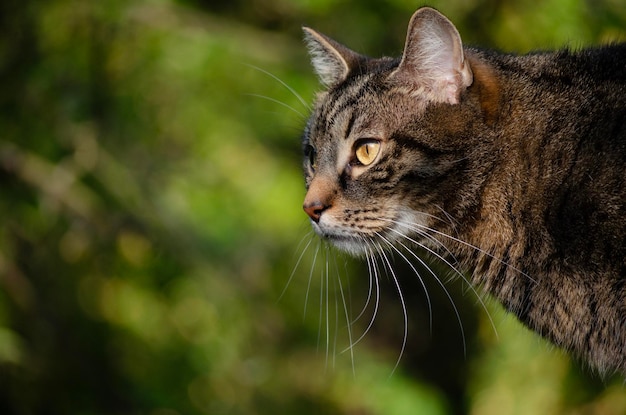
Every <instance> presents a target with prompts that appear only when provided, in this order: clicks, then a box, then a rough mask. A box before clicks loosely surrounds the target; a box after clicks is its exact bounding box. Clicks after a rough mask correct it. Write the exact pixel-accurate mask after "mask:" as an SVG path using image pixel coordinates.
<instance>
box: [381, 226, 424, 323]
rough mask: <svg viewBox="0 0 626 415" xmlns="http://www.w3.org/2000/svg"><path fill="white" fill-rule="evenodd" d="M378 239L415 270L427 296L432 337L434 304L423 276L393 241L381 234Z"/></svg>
mask: <svg viewBox="0 0 626 415" xmlns="http://www.w3.org/2000/svg"><path fill="white" fill-rule="evenodd" d="M378 237H379V238H381V239H382V240H383V241H384V242H385V243H386V244H387V245H389V246H390V247H391V249H393V250H394V251H396V252H397V253H398V255H400V257H402V259H404V261H405V262H406V263H407V264H408V265H409V267H411V269H412V270H413V273H414V274H415V276H416V277H417V279H418V280H419V282H420V284H421V286H422V289H423V290H424V294H425V295H426V301H427V302H428V323H429V324H428V327H429V328H430V334H431V335H432V334H433V308H432V304H431V302H430V296H429V295H428V290H427V289H426V284H424V280H423V279H422V276H421V275H420V273H419V272H418V271H417V269H415V266H413V264H412V263H411V261H409V259H408V258H407V257H406V256H405V255H404V254H403V253H402V252H401V251H400V250H399V249H398V248H396V247H395V246H394V245H393V244H392V243H391V241H389V240H388V239H387V238H385V237H384V236H383V235H381V234H378ZM400 244H401V245H402V243H400ZM403 246H404V245H403ZM405 248H406V247H405ZM407 251H409V252H411V251H410V250H409V249H407ZM411 253H413V252H411ZM418 260H419V262H420V263H421V264H422V265H423V266H424V267H425V268H426V269H428V270H429V271H430V272H431V273H432V271H431V270H430V268H428V266H427V265H426V264H425V263H424V262H423V261H422V260H421V259H419V258H418ZM433 275H434V274H433ZM435 278H436V277H435Z"/></svg>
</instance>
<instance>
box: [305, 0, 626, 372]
mask: <svg viewBox="0 0 626 415" xmlns="http://www.w3.org/2000/svg"><path fill="white" fill-rule="evenodd" d="M303 30H304V35H305V41H306V44H307V47H308V50H309V52H310V56H311V60H312V64H313V67H314V70H315V72H316V73H317V75H318V77H319V79H320V81H321V83H322V84H323V85H324V86H325V88H324V91H323V92H321V93H320V94H318V96H317V97H316V103H315V105H314V108H313V110H312V114H311V116H310V118H309V119H308V121H307V123H306V127H305V129H304V133H303V139H302V142H303V153H304V162H303V166H304V175H305V184H306V189H307V192H306V196H305V199H304V204H303V208H304V210H305V212H306V213H307V214H308V216H309V217H310V222H311V224H312V227H313V229H314V230H315V232H316V233H317V234H318V235H320V236H321V237H322V238H323V239H326V240H328V241H329V242H330V243H331V244H333V245H335V246H336V247H338V248H339V249H341V250H344V251H347V252H349V253H351V254H353V255H355V256H365V255H374V254H377V253H380V252H383V250H384V251H389V252H392V251H396V252H400V250H406V249H409V247H416V246H420V247H425V248H426V250H427V251H428V252H431V253H433V254H434V255H435V256H437V257H439V258H441V259H443V260H444V261H446V263H447V264H449V265H452V264H460V265H459V266H460V269H462V270H464V271H465V272H468V273H469V274H467V275H470V276H471V281H472V283H473V285H475V286H478V287H482V288H483V289H484V290H486V291H487V292H489V293H490V294H491V295H493V296H494V297H496V298H497V299H498V300H499V301H500V302H501V303H502V304H503V305H504V306H505V308H506V309H507V310H509V311H511V312H512V313H514V314H515V315H516V316H517V317H518V318H519V320H520V321H522V322H523V323H524V324H526V325H527V326H528V327H530V328H531V329H532V330H534V331H536V332H537V333H539V334H540V335H541V336H543V337H545V338H547V339H549V340H550V341H552V342H553V343H554V344H556V345H558V346H560V347H561V348H564V349H566V350H568V351H570V352H571V353H572V354H574V355H576V356H578V357H580V358H582V359H583V360H585V361H587V362H588V363H589V365H590V366H591V367H592V368H596V369H597V370H598V371H599V372H600V373H603V374H607V373H613V372H621V373H622V374H626V44H614V45H609V46H603V47H597V48H588V49H582V50H578V51H571V50H567V49H564V50H560V51H555V52H537V53H531V54H528V55H523V56H518V55H513V54H503V53H499V52H495V51H491V50H484V49H478V48H468V47H464V46H463V44H462V42H461V37H460V35H459V32H458V31H457V29H456V28H455V26H454V25H453V24H452V23H451V22H450V21H449V20H448V19H447V18H446V17H445V16H444V15H442V14H441V13H440V12H438V11H436V10H435V9H432V8H428V7H424V8H420V9H418V10H417V11H416V12H415V14H414V15H413V17H412V18H411V20H410V23H409V27H408V34H407V37H406V43H405V47H404V51H403V54H402V57H401V58H388V57H383V58H380V59H373V58H369V57H366V56H364V55H361V54H359V53H356V52H354V51H352V50H350V49H348V48H347V47H346V46H343V45H342V44H340V43H338V42H336V41H334V40H332V39H330V38H329V37H327V36H325V35H323V34H321V33H318V32H316V31H315V30H313V29H310V28H307V27H304V28H303Z"/></svg>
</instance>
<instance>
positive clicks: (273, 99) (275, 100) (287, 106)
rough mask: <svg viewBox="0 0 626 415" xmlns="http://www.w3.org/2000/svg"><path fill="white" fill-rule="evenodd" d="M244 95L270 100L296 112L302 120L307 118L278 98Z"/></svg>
mask: <svg viewBox="0 0 626 415" xmlns="http://www.w3.org/2000/svg"><path fill="white" fill-rule="evenodd" d="M244 95H246V96H249V97H255V98H262V99H266V100H268V101H271V102H274V103H276V104H279V105H282V106H283V107H285V108H288V109H290V110H291V111H293V112H295V113H296V114H298V115H299V116H300V117H302V118H306V116H305V115H304V114H303V113H301V112H300V111H298V110H297V109H295V108H294V107H292V106H291V105H289V104H286V103H284V102H282V101H281V100H278V99H276V98H272V97H268V96H265V95H261V94H244Z"/></svg>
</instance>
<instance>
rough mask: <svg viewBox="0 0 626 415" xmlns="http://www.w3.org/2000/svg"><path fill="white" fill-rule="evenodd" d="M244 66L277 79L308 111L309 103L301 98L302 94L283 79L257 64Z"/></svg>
mask: <svg viewBox="0 0 626 415" xmlns="http://www.w3.org/2000/svg"><path fill="white" fill-rule="evenodd" d="M245 65H246V66H248V67H250V68H252V69H256V70H257V71H259V72H262V73H264V74H265V75H267V76H269V77H271V78H273V79H274V80H276V81H278V82H279V83H280V84H281V85H282V86H284V87H285V88H287V90H289V92H291V93H292V94H293V96H294V97H296V98H297V99H298V101H300V103H301V104H302V106H303V107H304V108H305V109H306V110H307V111H310V110H311V107H310V106H309V104H307V102H306V101H305V100H304V98H302V96H301V95H300V94H298V93H297V92H296V90H295V89H293V88H292V87H290V86H289V85H287V83H286V82H285V81H283V80H282V79H280V78H279V77H277V76H276V75H274V74H273V73H271V72H268V71H266V70H265V69H261V68H259V67H258V66H255V65H250V64H245Z"/></svg>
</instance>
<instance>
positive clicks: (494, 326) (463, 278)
mask: <svg viewBox="0 0 626 415" xmlns="http://www.w3.org/2000/svg"><path fill="white" fill-rule="evenodd" d="M390 230H391V231H393V232H395V233H397V234H398V235H400V236H401V237H403V238H405V239H406V240H408V241H410V242H411V243H413V244H415V245H417V246H419V247H421V248H423V249H424V250H426V251H427V252H429V253H430V254H432V255H434V256H435V257H436V258H438V259H439V260H441V261H442V262H443V263H444V264H445V265H447V266H448V267H450V269H451V270H452V271H453V272H454V273H455V274H457V275H458V276H459V277H461V279H462V280H463V281H464V282H465V283H466V284H467V286H468V287H469V289H470V290H471V291H472V292H473V293H474V295H475V296H476V298H477V299H478V302H479V303H480V305H481V307H482V308H483V310H485V314H487V317H488V318H489V322H490V324H491V327H492V328H493V331H494V333H495V335H496V338H497V337H498V330H497V329H496V325H495V323H494V321H493V319H492V317H491V313H489V310H488V309H487V306H486V304H485V302H484V300H483V298H482V296H481V295H480V294H479V293H478V291H476V289H475V288H474V286H473V285H472V284H471V282H470V281H468V279H467V278H466V277H465V275H464V274H463V273H462V272H461V271H459V270H458V268H456V267H455V266H454V265H452V264H451V263H450V261H448V260H447V259H446V258H445V257H443V256H442V255H440V254H439V253H437V252H436V251H434V250H432V249H430V248H429V247H427V246H426V245H424V244H422V243H419V242H418V241H416V240H415V239H413V238H411V237H409V236H407V235H405V234H403V233H402V232H400V231H398V230H396V229H390ZM398 243H400V244H401V245H402V246H403V247H404V248H405V249H406V250H407V251H408V252H410V253H411V254H412V255H413V256H414V257H415V258H416V259H418V261H420V262H422V261H423V260H422V259H421V258H419V256H418V255H417V254H415V253H414V252H413V251H412V250H411V249H409V248H408V247H407V246H406V245H404V244H403V243H402V242H400V241H399V242H398ZM427 268H428V269H430V268H429V267H427ZM433 275H434V274H433ZM435 278H436V280H437V282H439V284H440V285H441V286H442V287H444V285H443V283H442V282H441V281H440V280H439V278H437V277H435ZM444 290H445V288H444ZM446 294H447V295H448V298H450V295H449V293H448V292H447V290H446ZM450 301H452V298H450ZM452 302H453V301H452ZM453 303H454V302H453ZM453 305H454V304H453ZM454 308H455V313H456V314H457V316H458V317H459V319H460V316H459V313H458V311H457V310H456V306H455V307H454ZM461 330H462V329H461Z"/></svg>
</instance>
